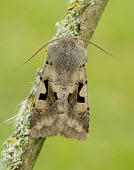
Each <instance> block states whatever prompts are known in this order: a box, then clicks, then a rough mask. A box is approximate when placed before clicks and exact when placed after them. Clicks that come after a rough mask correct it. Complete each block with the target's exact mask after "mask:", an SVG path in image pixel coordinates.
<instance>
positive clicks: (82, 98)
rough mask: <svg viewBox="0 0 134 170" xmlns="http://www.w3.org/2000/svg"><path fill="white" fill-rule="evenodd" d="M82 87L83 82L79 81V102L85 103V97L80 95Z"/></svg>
mask: <svg viewBox="0 0 134 170" xmlns="http://www.w3.org/2000/svg"><path fill="white" fill-rule="evenodd" d="M82 87H83V83H79V86H78V93H77V102H78V103H85V97H81V96H80V91H81V89H82Z"/></svg>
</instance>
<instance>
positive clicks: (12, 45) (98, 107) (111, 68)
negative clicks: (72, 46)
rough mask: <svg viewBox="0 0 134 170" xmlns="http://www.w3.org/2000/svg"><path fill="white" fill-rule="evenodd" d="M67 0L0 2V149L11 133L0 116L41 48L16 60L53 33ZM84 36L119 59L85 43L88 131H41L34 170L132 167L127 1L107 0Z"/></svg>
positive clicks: (131, 12) (132, 35) (131, 19)
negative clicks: (84, 135)
mask: <svg viewBox="0 0 134 170" xmlns="http://www.w3.org/2000/svg"><path fill="white" fill-rule="evenodd" d="M67 3H68V1H67V0H56V1H54V0H51V1H47V0H38V1H35V0H29V1H27V0H23V1H16V0H12V1H11V0H6V1H2V0H1V1H0V151H2V150H3V147H2V144H3V142H4V141H5V140H6V139H7V138H8V137H9V136H10V135H11V134H12V132H13V128H12V127H13V125H12V124H5V123H3V122H4V121H5V120H6V119H8V118H10V117H12V116H13V115H14V114H15V108H16V107H17V105H18V104H19V103H20V102H22V101H23V100H24V99H25V98H26V97H27V95H28V94H29V92H30V89H31V87H32V84H33V82H34V78H35V75H36V70H37V69H38V68H42V66H43V64H44V61H45V58H46V52H45V49H44V50H43V51H42V52H40V54H38V55H37V56H36V57H35V58H34V59H33V60H31V62H29V63H27V64H26V65H25V66H23V67H20V64H22V63H23V62H24V61H25V60H26V59H27V58H28V57H29V56H31V54H33V52H35V50H36V49H38V48H39V47H40V46H41V45H42V44H43V43H45V42H47V41H49V40H50V39H51V38H52V37H53V36H54V35H55V32H56V28H55V23H56V22H57V21H60V20H61V19H64V18H65V16H66V10H67ZM92 41H93V42H96V43H97V44H99V45H100V46H102V47H103V48H105V49H107V50H108V51H110V52H112V53H113V54H115V55H117V56H118V57H119V58H120V61H116V60H114V59H113V58H112V57H110V56H108V55H107V54H105V53H103V52H101V51H100V50H98V49H96V48H95V47H92V46H88V58H89V62H88V64H87V65H86V68H87V76H88V90H89V102H90V109H91V112H90V114H91V121H90V133H89V137H88V139H87V140H86V141H85V142H78V141H76V140H72V139H65V138H63V137H60V136H57V137H54V138H47V140H46V142H45V143H44V146H43V149H42V150H41V153H40V155H39V158H38V160H37V162H36V165H35V167H34V170H44V169H47V170H51V169H53V170H83V169H84V170H88V169H90V170H107V169H108V170H133V169H134V1H132V0H130V1H125V0H118V1H117V0H111V1H109V3H108V5H107V7H106V9H105V11H104V13H103V15H102V17H101V19H100V22H99V24H98V26H97V29H96V31H95V34H94V36H93V38H92ZM0 158H1V157H0Z"/></svg>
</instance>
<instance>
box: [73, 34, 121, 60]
mask: <svg viewBox="0 0 134 170" xmlns="http://www.w3.org/2000/svg"><path fill="white" fill-rule="evenodd" d="M73 38H75V39H79V40H83V41H86V42H88V43H90V44H92V45H94V46H96V47H97V48H99V49H100V50H102V51H103V52H105V53H107V54H109V55H111V56H112V57H115V58H116V59H118V60H119V58H118V57H116V56H115V55H113V54H111V53H109V52H107V51H106V50H104V49H103V48H101V47H100V46H98V45H97V44H95V43H93V42H91V41H90V40H87V39H85V38H80V37H73Z"/></svg>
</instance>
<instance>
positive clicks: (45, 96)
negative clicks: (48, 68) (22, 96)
mask: <svg viewBox="0 0 134 170" xmlns="http://www.w3.org/2000/svg"><path fill="white" fill-rule="evenodd" d="M44 84H45V88H46V93H45V94H43V93H40V96H39V100H46V99H47V95H48V80H44Z"/></svg>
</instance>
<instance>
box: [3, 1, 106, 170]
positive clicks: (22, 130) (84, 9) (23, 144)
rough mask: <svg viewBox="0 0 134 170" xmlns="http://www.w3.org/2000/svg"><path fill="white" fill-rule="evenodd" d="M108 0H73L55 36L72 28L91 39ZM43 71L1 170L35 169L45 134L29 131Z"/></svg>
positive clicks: (21, 113)
mask: <svg viewBox="0 0 134 170" xmlns="http://www.w3.org/2000/svg"><path fill="white" fill-rule="evenodd" d="M107 2H108V0H70V1H69V7H68V10H67V16H66V18H65V19H64V20H62V21H61V22H60V23H59V22H58V23H56V27H57V34H56V36H55V37H59V36H61V35H63V34H64V33H67V32H70V33H71V34H73V35H75V36H79V37H86V38H89V39H91V37H92V35H93V33H94V31H95V28H96V26H97V23H98V21H99V19H100V16H101V14H102V12H103V10H104V8H105V6H106V4H107ZM84 46H85V47H86V46H87V44H86V43H85V44H84ZM40 73H41V70H40V69H39V70H38V71H37V77H36V79H35V82H34V86H33V87H32V90H31V92H30V94H29V96H28V97H27V99H26V100H25V101H24V102H23V103H22V104H21V108H20V111H19V113H18V114H17V118H16V120H15V121H16V123H15V128H14V133H13V134H12V135H11V136H10V137H9V139H7V140H6V141H5V142H4V144H3V146H4V150H3V151H2V155H3V158H2V159H1V160H0V170H10V169H19V170H21V169H23V170H27V169H28V170H31V169H33V166H34V164H35V162H36V159H37V157H38V155H39V152H40V150H41V148H42V146H43V142H44V141H45V138H39V139H32V138H31V137H30V135H29V122H30V115H31V109H32V104H33V100H34V96H35V93H36V90H37V86H38V83H39V79H40Z"/></svg>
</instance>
